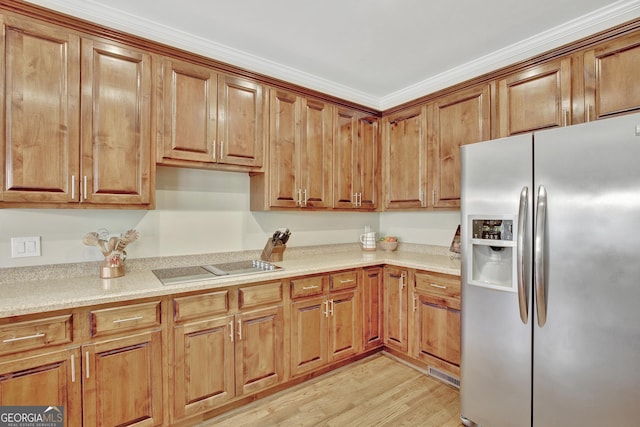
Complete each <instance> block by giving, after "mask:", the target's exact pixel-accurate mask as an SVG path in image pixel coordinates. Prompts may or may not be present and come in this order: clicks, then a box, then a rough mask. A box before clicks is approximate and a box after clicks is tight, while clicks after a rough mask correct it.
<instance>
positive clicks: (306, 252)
mask: <svg viewBox="0 0 640 427" xmlns="http://www.w3.org/2000/svg"><path fill="white" fill-rule="evenodd" d="M360 250H361V249H360V244H358V243H343V244H337V245H320V246H303V247H293V248H287V249H286V250H285V252H284V256H283V258H284V260H290V259H291V260H292V259H300V258H304V257H313V256H314V255H322V254H327V253H336V252H351V251H360ZM398 251H401V252H414V253H424V254H428V255H449V256H452V257H454V256H456V254H454V253H452V252H450V251H449V248H447V247H444V246H431V245H418V244H413V243H402V242H400V243H399V244H398ZM261 253H262V251H261V250H252V251H237V252H218V253H211V254H200V255H181V256H168V257H155V258H131V259H128V260H127V261H126V271H138V270H154V269H159V268H168V267H185V266H191V265H206V264H214V263H221V262H229V261H241V260H246V259H258V258H260V255H261ZM100 264H101V262H100V261H93V262H78V263H69V264H50V265H41V266H31V267H9V268H0V286H1V285H2V284H3V283H14V282H23V281H32V280H56V279H64V278H71V277H85V276H97V275H99V274H100V273H99V272H100Z"/></svg>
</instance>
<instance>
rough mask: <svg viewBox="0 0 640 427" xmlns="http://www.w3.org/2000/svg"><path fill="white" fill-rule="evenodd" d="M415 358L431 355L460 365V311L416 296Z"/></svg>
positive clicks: (426, 297) (418, 295) (421, 296)
mask: <svg viewBox="0 0 640 427" xmlns="http://www.w3.org/2000/svg"><path fill="white" fill-rule="evenodd" d="M416 305H417V306H416V331H415V332H416V338H417V340H418V348H417V349H416V350H417V354H416V356H417V357H418V358H424V357H425V356H428V355H431V356H433V357H436V358H438V359H442V360H444V361H446V362H449V363H453V364H454V365H460V310H455V309H453V308H450V307H445V306H442V305H438V304H436V303H433V302H432V300H431V299H430V298H429V297H428V296H425V295H420V294H416Z"/></svg>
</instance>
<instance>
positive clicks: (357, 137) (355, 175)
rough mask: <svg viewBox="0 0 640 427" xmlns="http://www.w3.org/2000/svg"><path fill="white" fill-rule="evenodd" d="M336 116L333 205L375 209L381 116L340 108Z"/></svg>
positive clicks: (344, 207) (336, 206)
mask: <svg viewBox="0 0 640 427" xmlns="http://www.w3.org/2000/svg"><path fill="white" fill-rule="evenodd" d="M334 117H335V119H334V150H333V152H334V155H333V191H334V193H333V195H334V196H333V207H334V208H343V209H346V208H350V209H371V210H373V209H375V208H376V203H377V194H376V191H377V186H376V168H377V155H378V153H377V151H378V148H377V144H378V119H377V118H375V117H360V115H359V114H358V113H357V112H355V111H352V110H346V109H336V114H335V116H334Z"/></svg>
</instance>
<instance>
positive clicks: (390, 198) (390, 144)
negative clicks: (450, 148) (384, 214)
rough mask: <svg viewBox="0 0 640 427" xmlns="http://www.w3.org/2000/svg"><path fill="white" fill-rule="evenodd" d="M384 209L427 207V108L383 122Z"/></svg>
mask: <svg viewBox="0 0 640 427" xmlns="http://www.w3.org/2000/svg"><path fill="white" fill-rule="evenodd" d="M382 143H383V152H382V159H383V162H384V165H383V178H382V182H383V185H384V208H385V209H398V208H399V209H402V208H405V209H412V208H422V207H426V199H425V193H426V191H427V153H426V144H427V141H426V106H420V107H417V108H412V109H409V110H407V111H403V112H400V113H397V114H394V115H392V116H388V117H386V118H385V119H384V120H383V140H382Z"/></svg>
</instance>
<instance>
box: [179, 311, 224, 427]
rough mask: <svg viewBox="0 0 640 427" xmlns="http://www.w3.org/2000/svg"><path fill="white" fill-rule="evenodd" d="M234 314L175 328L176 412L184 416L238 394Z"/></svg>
mask: <svg viewBox="0 0 640 427" xmlns="http://www.w3.org/2000/svg"><path fill="white" fill-rule="evenodd" d="M233 328H234V317H233V316H225V317H221V318H217V319H208V320H203V321H200V322H194V323H188V324H185V325H178V326H176V327H175V368H174V369H175V389H174V395H175V400H174V404H175V414H176V417H178V418H182V417H185V416H188V415H193V414H198V413H202V412H205V411H207V410H210V409H213V408H215V407H217V406H219V405H221V404H223V403H224V402H226V401H228V400H230V399H232V398H233V397H235V383H234V333H233V332H234V329H233Z"/></svg>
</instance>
